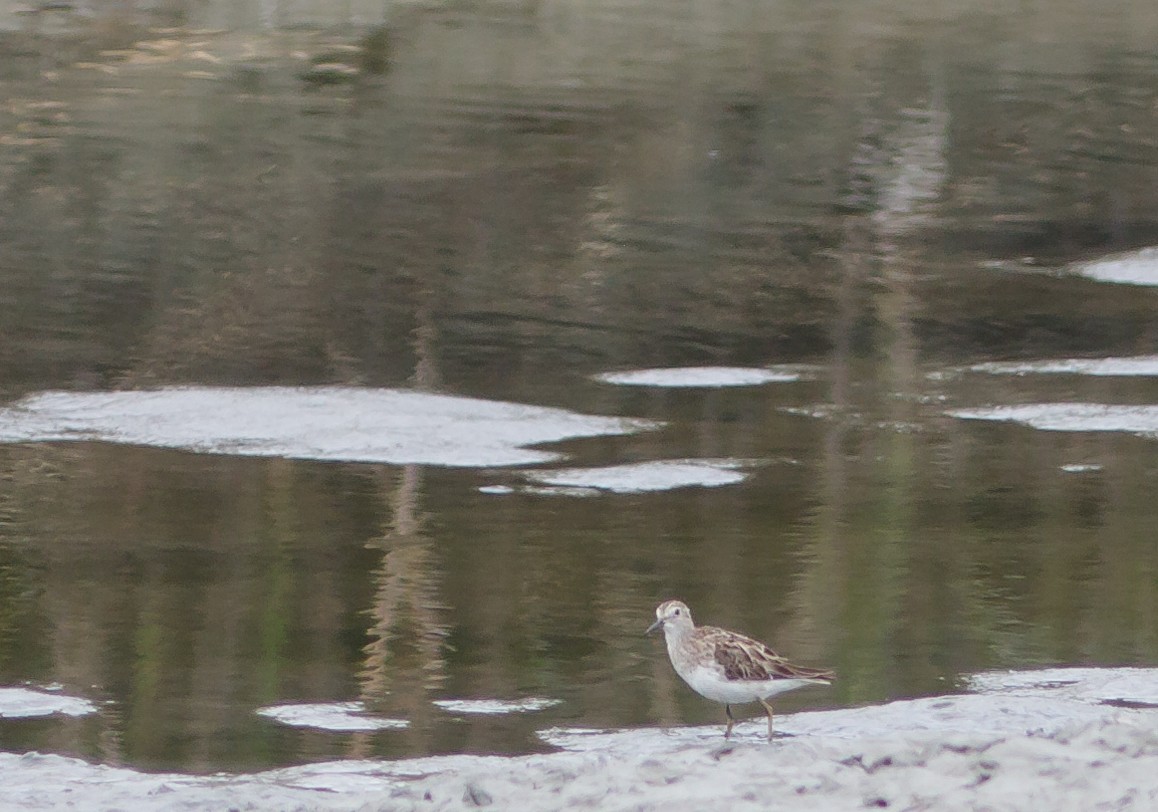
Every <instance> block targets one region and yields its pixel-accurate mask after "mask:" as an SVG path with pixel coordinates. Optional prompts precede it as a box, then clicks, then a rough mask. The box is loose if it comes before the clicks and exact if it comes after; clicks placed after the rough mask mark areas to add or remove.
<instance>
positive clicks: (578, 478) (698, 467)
mask: <svg viewBox="0 0 1158 812" xmlns="http://www.w3.org/2000/svg"><path fill="white" fill-rule="evenodd" d="M747 464H751V463H745V462H744V461H742V460H727V459H723V460H660V461H655V462H638V463H630V464H627V465H610V466H606V467H603V468H557V469H554V470H541V471H540V470H534V471H523V472H522V474H523V476H525V477H527V478H528V479H530V480H532V481H534V482H538V483H541V484H543V485H553V486H557V487H563V488H596V489H598V490H601V491H611V492H613V493H644V492H647V491H670V490H674V489H676V488H689V487H701V488H718V487H720V486H722V485H734V484H736V483H738V482H743V481H744V479H745V478H746V477H747V476H748V475H747V474H746V473H745V472H744V471H742V470H737V469H740V468H742V467H743V466H745V465H747Z"/></svg>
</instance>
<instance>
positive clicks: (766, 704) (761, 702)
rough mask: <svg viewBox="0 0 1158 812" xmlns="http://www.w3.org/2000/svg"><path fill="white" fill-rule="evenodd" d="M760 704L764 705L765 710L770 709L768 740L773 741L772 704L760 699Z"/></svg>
mask: <svg viewBox="0 0 1158 812" xmlns="http://www.w3.org/2000/svg"><path fill="white" fill-rule="evenodd" d="M760 704H761V705H763V706H764V710H766V711H768V741H772V706H771V705H769V704H768V703H767V702H765V701H764V700H763V699H761V700H760Z"/></svg>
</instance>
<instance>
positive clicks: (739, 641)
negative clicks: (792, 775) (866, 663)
mask: <svg viewBox="0 0 1158 812" xmlns="http://www.w3.org/2000/svg"><path fill="white" fill-rule="evenodd" d="M655 617H656V621H655V623H653V624H652V625H651V628H649V629H648V632H653V631H655V630H656V629H660V628H662V629H663V633H664V638H665V639H666V641H667V653H668V657H669V658H670V659H671V664H672V667H673V668H675V670H676V673H677V674H679V675H680V678H681V679H683V681H684V682H686V683H687V684H688V686H689V687H691V689H692V690H694V691H695V692H696V693H698V694H699V695H700V696H703V697H706V698H707V699H711V700H714V701H716V702H722V703H723V704H724V714H725V715H726V716H727V719H728V726H727V728H726V729H725V730H724V736H725V737H728V736H730V735H731V734H732V726H733V724H734V723H735V719H734V718H733V717H732V707H731V706H732V705H733V704H738V703H741V702H759V703H760V704H761V705H763V706H764V710H765V711H766V712H767V713H768V738H769V739H771V738H772V706H771V705H770V704H768V702H767V700H768V698H769V697H772V696H775V695H776V694H780V693H784V692H785V691H792V690H795V689H797V688H801V687H803V686H805V685H810V684H814V685H827V684H829V683H830V682H832V681H833V680H834V679H835V678H836V675H835V674H834V673H833V672H832V671H828V670H825V669H820V668H804V667H802V666H799V665H793V664H792V663H790V662H788V661H787V660H786V659H784V658H783V657H781V656H780V655H779V654H777V653H776V652H775V651H773V650H772V649H771V648H770V647H769V646H767V645H765V644H764V643H761V642H760V641H758V640H753V639H752V638H751V637H745V636H744V635H742V634H737V633H736V632H730V631H728V630H727V629H718V628H716V627H715V626H696V625H695V623H694V622H693V621H692V613H691V611H689V610H688V607H687V606H686V605H684V604H683V603H681V602H679V601H666V602H664V603H661V604H660V605H659V607H658V608H657V609H656V610H655Z"/></svg>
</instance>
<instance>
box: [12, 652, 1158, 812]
mask: <svg viewBox="0 0 1158 812" xmlns="http://www.w3.org/2000/svg"><path fill="white" fill-rule="evenodd" d="M973 688H974V689H975V691H976V693H968V694H960V695H954V696H947V697H936V698H926V699H917V700H910V701H903V702H894V703H890V704H887V705H880V706H872V707H865V708H855V709H848V710H839V711H824V712H816V713H799V714H793V715H786V716H783V717H781V718H779V719H778V723H779V724H778V727H779V730H781V731H782V732H783V735H782V736H780V737H778V738H777V740H776V741H774V742H772V743H768V742H767V741H764V740H763V738H762V736H761V732H762V731H763V730H764V723H763V721H762V720H757V721H754V722H749V723H746V724H743V725H740V726H738V727H737V733H738V735H737V736H736V737H734V738H733V740H732V741H731V742H725V741H724V740H723V739H722V737H721V736H720V730H719V728H718V727H712V728H680V729H675V730H670V731H664V730H658V729H642V730H624V731H592V730H560V729H556V730H550V731H544V732H543V734H542V736H543V738H544V739H545V740H546V741H548V742H550V743H552V744H554V745H556V746H558V747H559V748H561V750H560V752H557V753H551V754H547V755H534V756H526V757H519V758H500V757H471V756H446V757H437V758H423V759H411V760H404V761H394V762H387V761H342V762H329V763H322V764H311V765H304V766H301V767H293V768H288V769H282V770H273V771H269V772H264V773H257V774H253V775H235V776H218V777H191V776H183V775H176V774H167V775H152V774H145V773H139V772H135V771H132V770H127V769H115V768H109V767H104V766H99V765H90V764H87V763H85V762H83V761H80V760H77V759H70V758H64V757H61V756H52V755H41V754H34V753H33V754H25V755H14V754H4V755H0V809H3V810H9V809H11V810H17V809H19V810H29V809H32V810H41V809H62V808H74V809H86V810H87V809H94V810H96V809H130V808H131V809H133V810H202V809H204V810H209V809H214V810H217V809H226V808H233V809H262V810H267V809H274V810H315V809H316V810H331V809H334V810H336V809H343V810H395V809H397V810H410V809H414V810H447V809H478V808H485V807H490V808H494V809H519V810H548V809H599V810H651V809H655V810H660V809H662V810H665V812H671V811H672V810H689V812H690V811H691V810H704V809H729V810H732V809H735V810H746V809H751V810H756V809H768V808H775V809H783V810H806V809H807V810H813V809H864V808H882V809H918V810H919V809H936V810H945V809H949V810H957V809H962V810H973V809H977V810H981V809H987V810H988V809H1042V810H1045V809H1048V810H1066V809H1074V810H1093V809H1153V808H1158V709H1156V706H1158V703H1156V702H1155V701H1154V700H1156V699H1158V671H1153V670H1149V669H1055V670H1050V671H1038V672H1020V673H1015V674H1004V675H982V676H981V677H978V678H976V679H975V681H974V683H973Z"/></svg>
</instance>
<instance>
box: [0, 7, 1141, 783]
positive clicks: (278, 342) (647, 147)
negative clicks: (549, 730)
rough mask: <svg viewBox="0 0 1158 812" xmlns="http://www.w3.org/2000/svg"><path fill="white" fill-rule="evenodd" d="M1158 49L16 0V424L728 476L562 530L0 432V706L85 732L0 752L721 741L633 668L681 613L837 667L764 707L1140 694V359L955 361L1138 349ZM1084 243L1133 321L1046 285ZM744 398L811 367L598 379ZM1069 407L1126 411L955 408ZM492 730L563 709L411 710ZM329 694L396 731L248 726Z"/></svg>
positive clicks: (179, 756) (963, 31)
mask: <svg viewBox="0 0 1158 812" xmlns="http://www.w3.org/2000/svg"><path fill="white" fill-rule="evenodd" d="M1156 43H1158V5H1155V4H1154V3H1153V2H1152V0H1111V2H1105V3H1100V4H1090V3H1086V2H1079V1H1078V0H1040V1H1039V2H1027V3H1004V2H992V1H991V0H953V2H939V1H938V0H921V2H908V1H907V0H878V1H877V2H840V1H839V0H821V1H820V2H817V0H614V1H613V0H583V1H582V2H580V0H445V2H438V0H428V2H421V3H409V2H390V0H375V2H362V1H361V0H314V1H313V2H311V0H156V1H155V2H149V1H148V0H75V2H40V3H37V2H29V3H16V2H12V0H0V99H2V103H0V397H2V398H3V400H4V401H5V402H6V403H12V402H16V401H18V400H19V399H20V398H21V397H23V396H25V395H27V394H29V393H35V392H39V391H43V390H76V391H90V390H109V389H141V388H148V387H157V386H166V385H205V386H209V385H213V386H216V385H229V386H257V385H270V384H279V385H322V384H326V385H329V384H342V385H352V386H365V387H391V388H394V387H398V388H413V389H417V390H421V391H428V392H437V393H443V394H451V395H468V396H472V397H477V398H485V399H493V400H501V401H514V402H519V403H527V404H534V405H538V406H551V407H560V408H564V409H569V410H574V411H578V412H582V413H589V414H600V415H613V416H631V417H643V418H650V419H654V420H660V421H664V427H663V428H662V429H660V430H657V431H652V432H646V433H642V434H637V435H630V436H621V437H604V438H596V439H586V440H575V441H572V442H568V443H565V444H562V445H561V446H558V447H553V448H554V450H560V451H562V452H565V453H566V454H567V455H568V457H569V460H568V464H570V465H577V466H587V465H591V466H598V465H613V464H623V463H630V462H638V461H648V460H668V459H682V458H712V459H725V460H748V461H758V462H759V465H755V466H753V467H751V469H750V470H749V471H748V476H747V478H746V479H745V480H744V481H743V482H740V483H736V484H732V485H726V486H720V487H712V488H707V487H686V488H680V489H676V490H668V491H656V492H645V493H613V492H602V491H597V492H595V493H593V494H592V493H589V492H585V495H582V494H579V493H567V492H557V493H549V492H535V491H522V490H520V489H518V488H514V489H513V490H511V491H510V492H500V493H494V492H485V491H480V490H479V488H480V487H484V488H485V487H486V486H491V485H494V484H495V483H505V482H508V481H509V480H510V477H511V473H510V472H509V471H504V470H502V469H493V470H485V471H480V470H479V469H477V468H471V467H456V466H453V465H449V466H441V467H431V466H419V465H401V466H396V465H372V464H347V463H333V462H321V461H311V460H287V459H273V458H254V457H235V456H229V455H203V454H194V453H190V452H186V451H175V450H165V449H159V448H149V447H141V446H118V445H111V444H106V443H96V442H86V443H79V442H78V443H10V444H5V445H0V477H2V484H0V683H3V684H5V685H16V684H23V683H28V684H32V685H39V686H43V685H59V686H61V687H63V689H64V690H65V691H67V692H68V693H69V694H74V695H80V696H85V697H88V698H90V699H93V700H94V701H99V702H101V703H102V704H101V710H100V712H99V713H98V714H96V715H93V716H89V717H84V718H80V719H71V720H62V719H44V720H7V721H5V720H0V747H2V748H3V749H6V750H12V751H23V750H27V749H39V750H42V751H49V752H57V753H65V754H76V755H82V756H85V757H87V758H91V759H94V760H99V761H102V762H106V763H110V764H127V765H132V766H136V767H142V768H149V769H160V768H164V769H178V770H186V771H195V772H203V771H215V770H243V769H244V770H249V769H258V768H262V767H268V766H273V765H279V764H291V763H300V762H303V761H313V760H322V759H330V758H341V757H403V756H410V755H420V754H427V753H452V752H470V753H523V752H531V751H537V750H544V749H547V748H546V745H544V744H543V743H542V742H541V741H540V740H539V739H538V738H536V736H535V731H536V730H540V729H543V728H546V727H550V726H571V727H576V726H578V727H619V726H629V725H632V726H634V725H660V724H664V725H674V724H691V723H707V722H713V723H714V722H717V721H718V720H719V719H721V718H722V716H721V714H720V709H719V707H718V706H716V705H714V704H713V703H709V702H706V701H704V700H702V699H700V698H699V697H698V696H696V695H694V694H693V693H692V692H691V691H690V690H688V689H687V688H686V686H684V685H683V684H682V683H681V682H679V680H678V678H677V677H675V675H674V674H673V673H672V671H671V668H670V666H669V664H668V662H667V657H666V652H665V651H664V650H663V646H662V644H661V643H660V642H659V641H658V640H656V639H645V638H643V637H642V632H643V630H644V629H645V628H646V627H647V626H648V625H649V623H650V622H651V620H652V617H653V616H652V612H653V610H654V607H655V605H656V604H657V603H658V602H659V601H661V600H663V599H666V598H670V597H679V598H681V599H683V600H685V601H686V602H687V603H688V604H689V605H690V606H691V608H692V610H693V612H694V613H695V615H696V617H697V619H698V620H699V621H701V622H708V623H712V624H718V625H723V626H727V627H731V628H737V629H741V630H743V631H745V632H747V633H749V634H752V635H754V636H758V637H761V638H764V639H767V640H769V641H770V642H771V643H773V644H774V645H775V646H776V647H777V648H778V649H779V650H781V651H782V652H783V653H784V654H786V655H788V656H789V657H790V658H791V659H793V660H794V661H796V662H800V663H801V664H808V665H817V666H828V667H832V668H835V669H836V670H837V671H838V673H839V675H840V679H839V681H838V682H837V684H836V685H834V686H833V687H832V688H830V689H814V690H809V691H806V692H799V693H796V694H792V695H790V696H788V697H785V698H784V699H782V700H781V701H780V702H779V704H778V708H779V709H781V710H784V711H790V710H798V709H803V708H811V707H840V706H847V705H856V704H863V703H868V702H879V701H883V700H888V699H891V698H897V697H908V696H916V695H925V694H935V693H939V692H949V691H954V690H957V689H958V687H959V678H960V676H961V675H963V674H967V673H970V672H974V671H978V670H983V669H988V668H1015V667H1025V666H1030V665H1039V664H1071V663H1083V664H1151V665H1154V664H1158V533H1156V531H1155V528H1156V527H1158V501H1156V500H1155V498H1154V496H1155V487H1156V485H1158V456H1156V455H1155V440H1154V436H1155V432H1156V431H1158V428H1156V427H1155V426H1154V425H1153V424H1152V422H1150V423H1148V422H1146V421H1147V420H1151V421H1152V420H1153V418H1152V416H1150V415H1152V413H1151V412H1149V411H1147V410H1148V409H1152V408H1153V406H1154V404H1155V403H1158V384H1156V379H1155V375H1158V362H1156V363H1153V364H1151V366H1150V367H1146V366H1145V364H1142V365H1140V366H1139V367H1138V368H1137V369H1136V371H1135V374H1131V375H1105V374H1089V373H1088V371H1083V370H1082V369H1081V368H1076V367H1074V366H1073V365H1070V366H1066V365H1064V364H1063V365H1061V368H1060V369H1059V370H1058V371H1057V372H1055V373H1054V374H1044V373H1042V372H1041V371H1040V370H1036V369H1034V368H1021V367H1006V368H1001V367H988V368H982V369H979V370H974V369H970V367H972V366H974V365H977V364H982V363H991V362H1022V361H1039V360H1058V359H1061V360H1065V359H1073V358H1082V359H1114V358H1123V357H1138V356H1140V357H1143V358H1145V357H1146V356H1148V355H1151V354H1154V353H1158V310H1156V307H1155V305H1156V304H1158V298H1156V296H1158V293H1156V291H1155V290H1154V285H1158V267H1156V266H1158V256H1152V255H1151V254H1149V253H1147V252H1146V251H1144V250H1143V249H1145V248H1146V247H1147V246H1152V245H1155V244H1158V218H1156V217H1155V214H1154V213H1155V211H1158V126H1156V124H1158V49H1156V47H1155V45H1156ZM1140 250H1142V253H1140V254H1137V253H1129V252H1138V251H1140ZM1118 255H1122V256H1126V257H1133V258H1134V259H1133V260H1130V261H1134V262H1136V263H1140V264H1141V267H1142V268H1143V272H1142V275H1141V277H1139V278H1132V279H1131V280H1129V281H1132V282H1134V283H1135V284H1121V283H1120V282H1115V281H1113V280H1110V281H1106V280H1104V279H1099V278H1091V275H1090V274H1083V273H1082V272H1081V269H1082V268H1084V267H1087V266H1084V265H1082V263H1084V262H1088V261H1090V260H1094V259H1097V258H1103V257H1107V256H1109V257H1111V258H1112V257H1114V256H1118ZM1147 263H1149V264H1147ZM1147 268H1148V269H1149V270H1148V271H1147V270H1146V269H1147ZM1147 274H1148V276H1147ZM772 364H798V365H806V366H804V367H803V368H805V369H807V370H809V372H808V374H806V375H804V376H803V378H802V379H801V380H799V381H795V382H786V383H769V384H766V385H761V386H750V387H735V388H703V387H682V388H680V387H677V388H658V387H628V386H617V385H613V384H609V383H605V382H600V381H598V380H595V379H594V378H593V376H595V375H597V374H599V373H604V372H608V371H616V370H631V369H639V368H652V367H686V366H702V365H728V366H736V365H739V366H750V367H762V366H766V365H772ZM1138 370H1140V371H1138ZM1010 371H1014V372H1016V373H1017V374H998V373H1002V372H1010ZM1061 402H1079V403H1095V404H1115V405H1120V406H1126V407H1130V409H1132V410H1133V411H1129V410H1128V412H1127V413H1128V414H1134V415H1135V416H1136V417H1138V420H1139V422H1136V423H1131V422H1130V421H1129V420H1127V421H1126V423H1125V425H1124V426H1122V427H1120V428H1121V430H1118V431H1112V432H1106V431H1101V432H1092V431H1066V432H1060V431H1044V430H1040V429H1036V428H1032V427H1027V426H1024V425H1019V424H1013V423H1009V422H1004V421H1002V422H992V421H978V420H965V419H961V417H960V416H959V415H955V414H954V412H959V411H960V410H963V409H983V410H984V409H991V408H993V407H1002V406H1008V405H1015V404H1041V403H1061ZM1148 416H1150V417H1148ZM1078 428H1081V426H1078ZM488 490H492V491H493V490H494V489H493V488H490V489H488ZM524 697H543V698H549V699H558V700H561V702H560V703H559V704H557V705H555V706H553V707H550V708H548V709H546V710H543V711H541V712H538V713H527V714H506V715H499V716H462V715H456V714H453V713H448V712H447V711H446V710H444V709H443V708H440V707H439V706H436V705H434V704H433V700H438V699H446V698H494V699H518V698H524ZM354 700H357V701H361V702H363V703H365V705H366V707H367V708H369V709H370V710H372V711H375V712H378V713H381V714H384V715H387V716H390V717H393V718H402V719H405V720H407V721H408V722H409V727H407V728H406V729H403V730H383V731H378V732H362V733H355V734H338V733H334V732H328V731H317V730H314V731H311V730H302V729H293V728H287V727H284V726H280V725H278V724H276V723H275V722H272V721H271V720H269V719H267V718H264V717H261V716H258V715H257V714H256V713H255V711H256V710H257V709H258V708H261V707H265V706H268V705H271V704H279V703H290V702H330V701H354Z"/></svg>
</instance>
